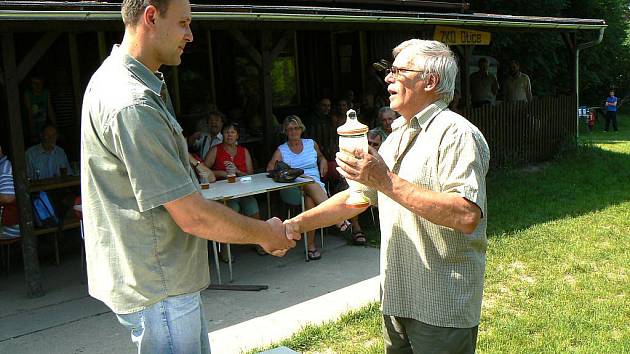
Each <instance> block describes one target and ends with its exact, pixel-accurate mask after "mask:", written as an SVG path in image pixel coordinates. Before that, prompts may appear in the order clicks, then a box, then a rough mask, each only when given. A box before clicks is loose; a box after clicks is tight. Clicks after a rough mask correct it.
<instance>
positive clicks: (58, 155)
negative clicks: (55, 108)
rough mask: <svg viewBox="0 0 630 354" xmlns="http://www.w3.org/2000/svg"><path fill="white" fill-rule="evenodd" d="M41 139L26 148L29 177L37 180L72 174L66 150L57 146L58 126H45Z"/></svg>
mask: <svg viewBox="0 0 630 354" xmlns="http://www.w3.org/2000/svg"><path fill="white" fill-rule="evenodd" d="M41 141H42V142H41V143H39V144H37V145H34V146H31V147H30V148H29V149H28V150H26V163H27V164H26V167H27V174H28V177H29V178H30V179H32V180H36V179H43V178H51V177H57V176H61V175H63V174H67V175H72V173H73V172H72V168H71V167H70V162H68V156H66V152H65V151H64V150H63V149H62V148H60V147H59V146H57V128H55V127H54V126H52V125H47V126H45V127H44V129H43V130H42V132H41ZM64 169H65V171H64ZM62 171H64V172H62Z"/></svg>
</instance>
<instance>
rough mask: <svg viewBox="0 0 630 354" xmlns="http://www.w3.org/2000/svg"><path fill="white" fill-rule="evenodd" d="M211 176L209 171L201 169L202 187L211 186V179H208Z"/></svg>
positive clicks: (200, 180) (200, 181)
mask: <svg viewBox="0 0 630 354" xmlns="http://www.w3.org/2000/svg"><path fill="white" fill-rule="evenodd" d="M209 176H210V172H209V171H199V184H200V185H201V189H208V188H210V181H209V180H208V177H209Z"/></svg>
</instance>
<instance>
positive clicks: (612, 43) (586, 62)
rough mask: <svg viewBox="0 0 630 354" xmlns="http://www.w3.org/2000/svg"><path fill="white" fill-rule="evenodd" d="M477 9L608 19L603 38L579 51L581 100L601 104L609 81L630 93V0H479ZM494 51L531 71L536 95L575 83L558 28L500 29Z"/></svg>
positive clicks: (585, 35)
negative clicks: (551, 29) (552, 29)
mask: <svg viewBox="0 0 630 354" xmlns="http://www.w3.org/2000/svg"><path fill="white" fill-rule="evenodd" d="M471 5H472V9H473V11H475V12H487V13H499V14H511V15H524V16H549V17H574V18H598V19H604V20H605V21H606V23H607V24H608V28H607V29H606V32H605V35H604V39H603V41H602V43H601V44H599V45H598V46H596V47H594V48H590V49H588V50H584V51H582V52H581V56H580V91H581V95H580V96H581V102H585V103H588V104H593V105H594V104H597V103H599V101H601V99H602V98H603V97H604V95H606V94H607V91H608V89H609V88H610V87H615V88H616V90H617V91H618V93H619V94H620V95H623V94H628V93H630V21H629V20H630V9H629V7H630V4H628V0H517V1H502V0H477V1H472V4H471ZM596 36H597V33H594V31H589V32H584V31H580V32H579V33H578V36H577V40H578V43H583V42H588V41H591V40H593V39H595V38H596ZM488 50H489V52H490V53H489V54H490V55H492V56H494V57H496V58H497V59H498V60H499V61H500V62H502V63H505V62H507V61H508V60H509V59H511V58H517V59H519V60H520V62H521V67H522V68H523V71H524V72H527V73H528V74H530V76H531V79H532V85H533V87H534V91H535V94H536V95H539V96H544V95H552V94H556V93H564V92H566V91H568V89H569V88H570V87H571V84H572V83H571V82H570V80H571V73H570V72H569V70H570V66H569V65H567V63H568V62H569V60H571V58H570V57H569V55H570V53H569V52H568V50H567V49H566V46H565V44H564V42H563V41H562V39H561V37H560V36H559V35H558V33H556V32H542V33H520V32H508V33H501V34H500V35H497V36H495V37H494V39H493V43H492V45H491V46H490V48H488Z"/></svg>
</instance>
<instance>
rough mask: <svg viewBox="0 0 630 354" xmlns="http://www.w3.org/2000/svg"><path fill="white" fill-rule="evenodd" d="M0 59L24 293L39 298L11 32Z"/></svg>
mask: <svg viewBox="0 0 630 354" xmlns="http://www.w3.org/2000/svg"><path fill="white" fill-rule="evenodd" d="M2 59H3V63H4V74H5V77H4V82H5V90H6V97H7V106H8V114H9V117H8V118H9V129H10V130H11V148H12V150H13V161H12V162H13V166H14V169H13V180H14V184H15V196H16V198H17V204H18V209H19V212H20V230H21V233H22V237H23V241H22V258H23V259H24V277H25V278H26V279H25V280H26V292H27V295H28V296H29V297H39V296H43V295H44V290H43V288H42V282H41V274H40V271H39V259H38V258H37V257H38V252H37V236H35V235H34V234H33V210H32V208H31V202H30V201H31V198H30V197H29V194H28V185H27V179H26V159H25V154H24V141H23V140H22V136H23V133H22V117H21V114H20V102H21V101H20V94H19V91H18V90H19V87H18V84H19V80H18V70H17V65H16V60H15V43H14V40H13V33H4V34H2Z"/></svg>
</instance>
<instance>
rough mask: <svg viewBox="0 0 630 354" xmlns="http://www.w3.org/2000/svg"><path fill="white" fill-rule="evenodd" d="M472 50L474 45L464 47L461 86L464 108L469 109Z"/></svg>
mask: <svg viewBox="0 0 630 354" xmlns="http://www.w3.org/2000/svg"><path fill="white" fill-rule="evenodd" d="M473 49H475V46H474V45H467V46H464V68H463V70H462V76H461V77H460V79H461V84H462V92H461V93H460V94H461V96H462V97H463V98H464V102H465V103H466V107H470V103H471V100H472V98H471V96H470V67H469V63H470V57H471V56H472V52H473Z"/></svg>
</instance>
